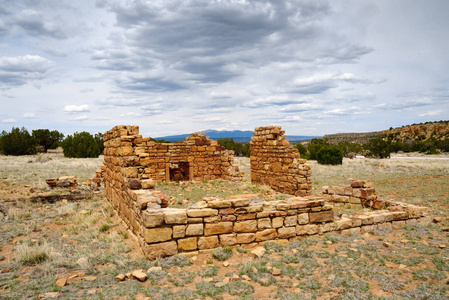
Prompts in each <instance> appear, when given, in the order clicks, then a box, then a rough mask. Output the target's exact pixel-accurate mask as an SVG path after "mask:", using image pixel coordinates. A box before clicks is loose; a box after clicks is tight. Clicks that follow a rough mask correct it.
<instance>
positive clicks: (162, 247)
mask: <svg viewBox="0 0 449 300" xmlns="http://www.w3.org/2000/svg"><path fill="white" fill-rule="evenodd" d="M141 246H142V249H143V252H144V253H145V256H146V257H148V258H150V259H155V258H159V257H164V256H170V255H175V254H177V253H178V245H177V243H176V242H175V241H170V242H166V243H159V244H152V245H148V244H145V243H141Z"/></svg>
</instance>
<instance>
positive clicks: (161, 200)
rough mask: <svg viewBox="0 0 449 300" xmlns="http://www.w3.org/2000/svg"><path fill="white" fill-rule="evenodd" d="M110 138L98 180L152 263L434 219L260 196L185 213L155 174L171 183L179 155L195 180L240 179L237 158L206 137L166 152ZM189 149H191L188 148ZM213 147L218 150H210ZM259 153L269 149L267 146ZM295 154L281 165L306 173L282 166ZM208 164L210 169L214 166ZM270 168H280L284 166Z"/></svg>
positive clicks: (402, 209)
mask: <svg viewBox="0 0 449 300" xmlns="http://www.w3.org/2000/svg"><path fill="white" fill-rule="evenodd" d="M276 131H277V129H276V130H274V131H273V132H276ZM279 134H280V128H279ZM282 135H283V133H282ZM104 138H105V160H104V166H102V169H101V171H99V172H97V174H96V175H97V179H98V180H100V178H98V177H99V176H100V175H101V176H103V179H104V184H105V194H106V197H107V199H108V201H110V202H111V203H112V206H113V207H114V210H115V211H116V212H117V213H118V215H119V216H120V217H121V218H122V220H123V221H124V222H125V224H126V225H127V226H128V227H129V228H130V230H131V231H132V232H133V233H134V234H135V236H136V237H137V239H138V241H139V244H140V246H141V248H142V250H143V252H144V253H145V255H146V256H147V257H148V258H150V259H154V258H157V257H162V256H169V255H175V254H177V253H186V254H189V253H190V254H196V253H199V252H203V251H210V249H213V248H216V247H219V246H225V245H231V246H232V245H243V246H245V245H247V246H250V247H251V246H255V245H257V244H259V243H264V242H266V241H273V240H277V241H289V240H294V239H297V238H298V237H299V236H304V235H313V234H322V233H325V232H329V231H337V232H341V233H350V232H360V233H363V232H371V231H373V230H375V229H384V228H392V229H398V228H401V227H403V226H405V225H406V224H415V223H417V222H423V223H425V222H428V221H429V220H428V217H427V216H426V211H427V208H425V207H418V206H414V205H407V204H403V205H402V204H401V205H393V204H392V205H390V206H388V207H387V209H383V210H377V211H373V212H369V213H360V214H354V215H351V216H346V215H341V214H340V213H339V211H338V210H336V209H335V208H333V206H332V205H331V204H329V203H327V202H325V200H324V198H323V197H320V196H310V195H309V196H305V197H291V198H289V199H287V200H281V201H271V202H265V201H264V200H263V199H262V198H261V196H260V195H257V194H252V195H238V196H232V197H229V198H228V199H219V198H215V197H205V198H204V199H203V201H200V202H198V203H196V204H195V205H193V206H191V207H189V208H186V209H174V208H168V207H167V206H168V197H167V196H166V195H164V194H163V193H161V192H160V191H157V190H155V189H154V186H155V181H154V180H153V179H152V178H151V176H159V177H157V178H159V180H164V178H165V179H167V177H166V176H167V173H166V171H167V164H170V162H171V161H173V160H171V159H172V158H173V157H176V158H177V159H179V160H178V161H184V160H185V157H187V162H192V163H193V165H190V167H191V168H193V171H189V172H192V173H193V176H192V177H191V178H216V177H215V176H218V175H220V174H219V173H218V170H221V172H222V173H221V175H222V176H224V177H225V178H230V179H240V176H241V174H240V173H237V171H236V170H235V169H234V168H233V167H232V159H231V158H229V157H228V156H227V155H230V153H231V152H220V151H224V150H221V149H220V148H218V147H217V146H216V145H214V144H213V142H212V141H210V140H209V139H207V138H205V137H203V136H201V135H193V136H192V137H191V138H190V139H189V138H188V139H187V141H186V142H185V143H184V142H183V143H179V144H176V146H178V147H174V148H171V146H170V145H162V146H164V147H161V146H160V144H157V143H154V142H151V141H149V139H144V138H142V137H141V135H140V134H138V128H137V127H135V126H117V127H114V128H113V129H112V130H111V131H108V132H107V133H106V134H105V135H104ZM198 140H199V142H197V141H198ZM267 140H269V141H277V140H276V139H274V140H273V139H267ZM267 140H264V141H267ZM282 140H285V139H282V138H281V141H282ZM193 141H194V142H193ZM270 143H271V142H270ZM199 144H201V145H199ZM165 146H166V148H165ZM186 146H189V147H190V148H188V147H187V148H183V147H186ZM284 146H285V145H284ZM193 147H196V148H193ZM199 147H203V148H201V149H198V148H199ZM208 147H215V149H214V151H213V149H212V148H209V150H208ZM180 149H190V150H191V151H192V152H194V154H192V153H190V154H189V155H187V156H183V155H184V151H182V153H183V154H181V153H180V151H181V150H180ZM192 149H196V150H195V151H193V150H192ZM260 149H261V150H260V151H262V150H266V149H265V148H263V146H262V147H261V148H260ZM288 149H289V148H288V147H286V148H285V149H284V150H285V152H284V154H286V155H285V156H280V158H281V161H280V162H282V164H286V166H288V168H287V169H286V171H288V170H289V169H290V168H291V169H292V170H301V169H300V168H294V167H293V166H292V167H290V165H291V164H293V165H295V164H294V161H293V160H292V162H291V163H287V162H286V161H283V160H282V158H291V155H292V154H290V152H289V151H287V150H288ZM170 150H172V152H170ZM167 152H168V153H169V154H167ZM174 153H178V154H176V155H175V154H174ZM206 153H208V155H207V154H206ZM220 153H222V155H221V156H218V157H220V161H221V162H222V164H221V168H217V167H218V165H220V164H218V163H214V162H217V161H219V160H218V159H217V157H216V156H214V155H219V154H220ZM273 153H275V154H276V155H279V154H280V153H279V152H273ZM147 154H149V155H147ZM293 155H294V154H293ZM149 157H151V158H153V160H156V161H158V162H157V163H155V162H153V160H147V161H146V162H145V163H144V165H142V161H143V160H146V159H147V158H149ZM161 157H162V158H163V159H161ZM179 157H183V158H182V159H181V158H179ZM191 157H193V158H191ZM210 157H213V158H214V159H210ZM263 157H266V156H263ZM197 158H201V159H200V160H197ZM205 162H208V163H210V164H211V165H212V168H211V167H209V165H208V164H206V163H205ZM270 162H271V163H272V164H274V163H276V162H279V161H278V160H275V161H271V160H270ZM196 163H198V165H197V164H196ZM203 163H204V164H203ZM226 163H228V164H229V165H228V164H226ZM298 163H299V162H298ZM159 165H160V166H159ZM162 165H164V166H165V169H164V166H162ZM206 166H207V167H206ZM147 169H154V170H148V171H147ZM155 170H157V171H155ZM216 171H217V173H216V174H215V172H216ZM230 171H232V172H230ZM295 172H296V171H295ZM293 174H297V173H293ZM307 174H309V173H307ZM130 175H132V176H133V177H130ZM206 176H209V177H206ZM304 176H306V175H304ZM307 191H310V189H309V190H307ZM351 193H352V191H351Z"/></svg>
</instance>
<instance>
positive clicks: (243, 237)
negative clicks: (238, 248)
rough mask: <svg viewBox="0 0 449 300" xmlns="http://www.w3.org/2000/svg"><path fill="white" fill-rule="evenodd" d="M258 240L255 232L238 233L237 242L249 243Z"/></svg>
mask: <svg viewBox="0 0 449 300" xmlns="http://www.w3.org/2000/svg"><path fill="white" fill-rule="evenodd" d="M255 240H256V234H255V233H237V239H236V242H237V244H249V243H252V242H254V241H255Z"/></svg>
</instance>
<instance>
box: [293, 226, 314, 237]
mask: <svg viewBox="0 0 449 300" xmlns="http://www.w3.org/2000/svg"><path fill="white" fill-rule="evenodd" d="M316 233H318V225H315V224H307V225H296V235H306V234H316Z"/></svg>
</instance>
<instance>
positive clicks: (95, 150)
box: [0, 127, 104, 158]
mask: <svg viewBox="0 0 449 300" xmlns="http://www.w3.org/2000/svg"><path fill="white" fill-rule="evenodd" d="M60 146H61V147H62V148H63V153H64V156H65V157H76V158H79V157H98V156H99V155H100V154H101V153H102V152H103V150H104V145H103V134H102V133H100V132H99V133H96V134H95V135H92V134H90V133H89V132H86V131H83V132H75V133H74V134H73V135H67V136H66V137H65V138H64V134H62V133H60V132H59V131H57V130H52V131H50V130H49V129H36V130H33V131H32V132H31V134H30V133H29V131H28V130H27V129H26V128H25V127H22V128H18V127H17V128H15V127H13V128H12V129H11V132H7V131H5V130H4V131H3V132H2V133H1V134H0V153H1V154H3V155H29V154H36V153H38V152H47V150H48V149H56V148H58V147H60Z"/></svg>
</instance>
